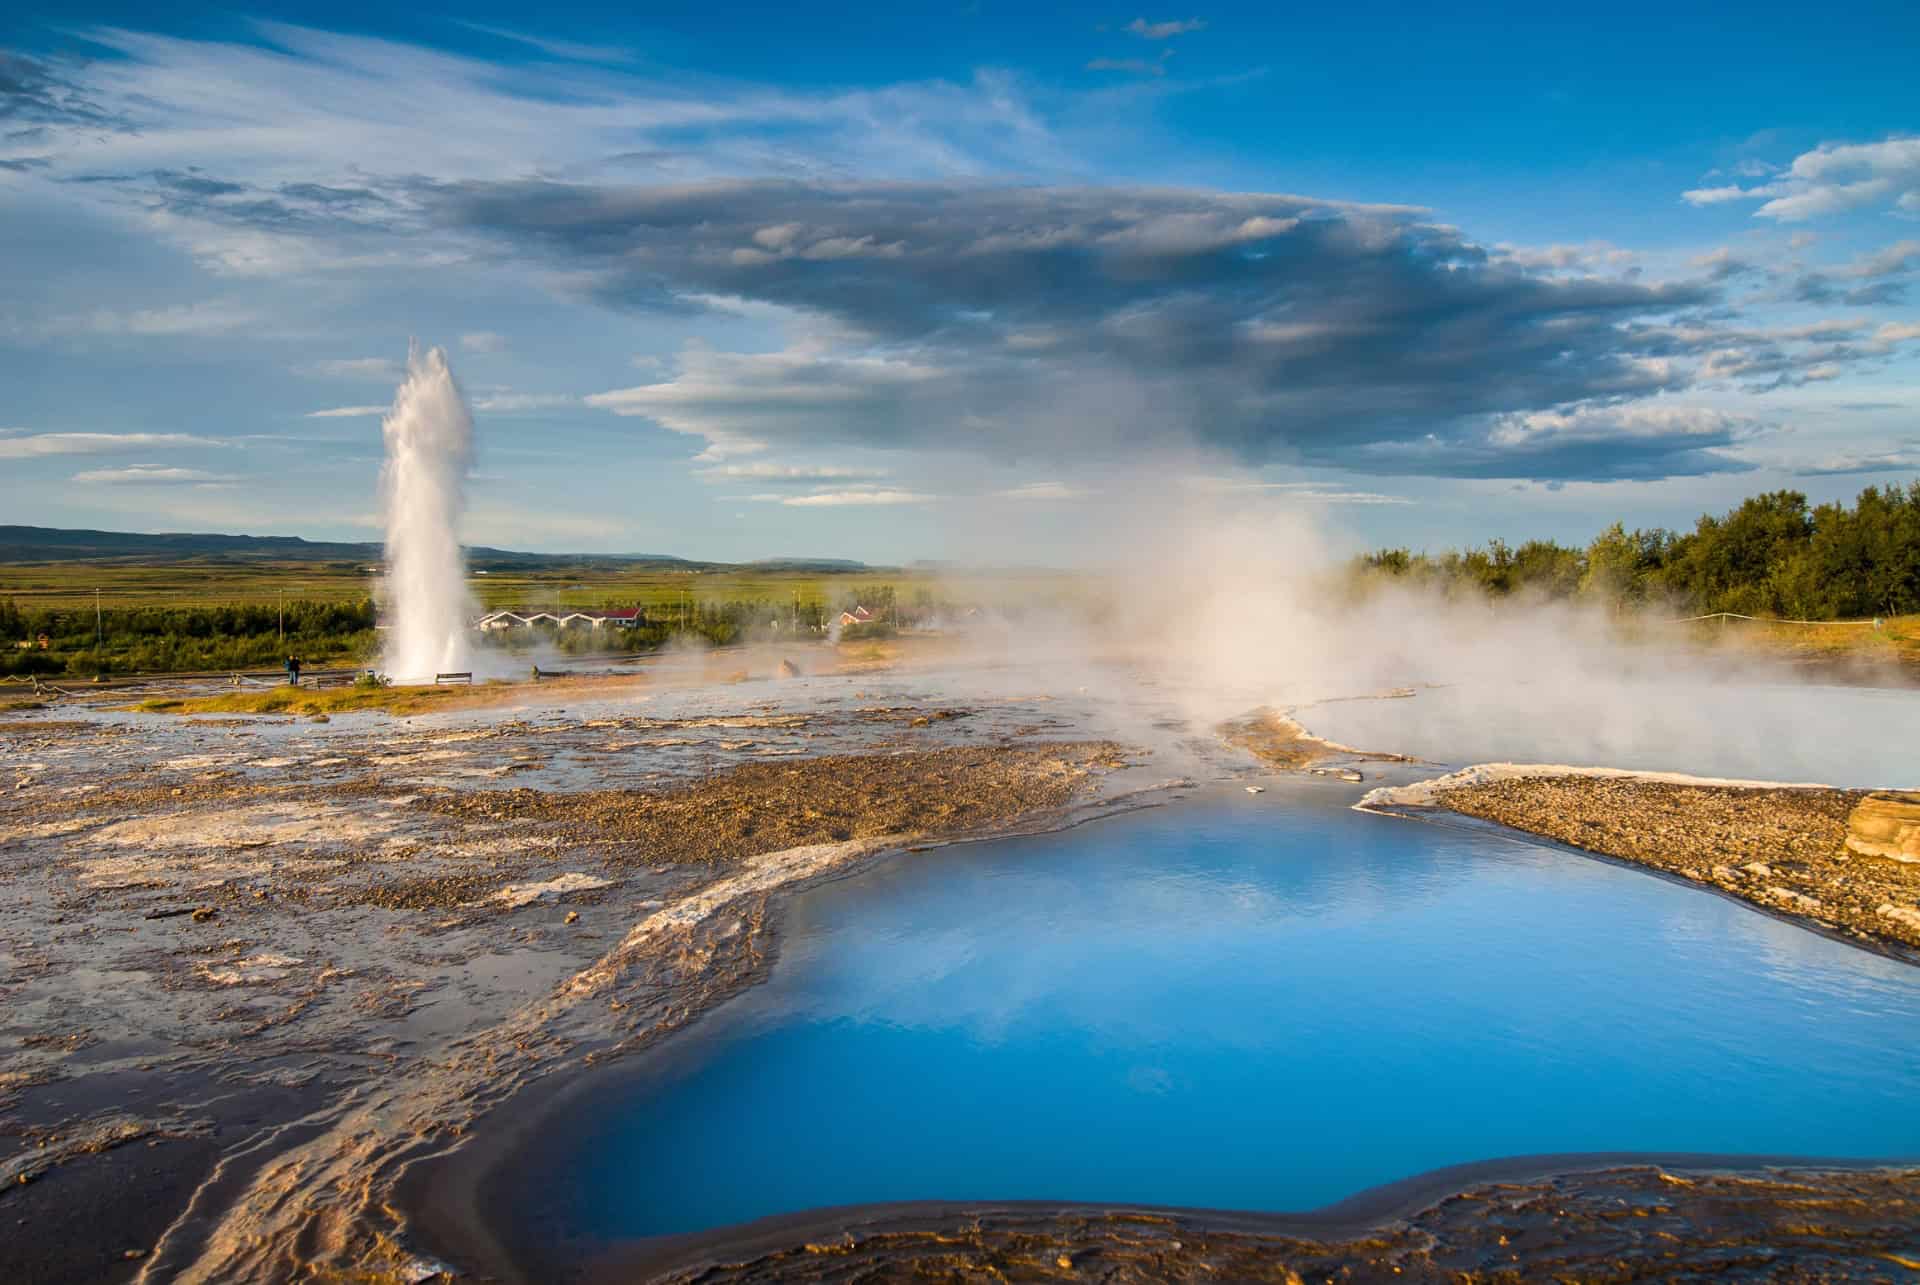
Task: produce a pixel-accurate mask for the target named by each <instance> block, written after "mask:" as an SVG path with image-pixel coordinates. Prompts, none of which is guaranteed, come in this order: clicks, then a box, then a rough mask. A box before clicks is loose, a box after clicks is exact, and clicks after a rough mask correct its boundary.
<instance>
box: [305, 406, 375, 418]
mask: <svg viewBox="0 0 1920 1285" xmlns="http://www.w3.org/2000/svg"><path fill="white" fill-rule="evenodd" d="M391 409H392V407H390V406H335V407H333V408H332V409H330V410H310V411H308V412H307V418H308V419H364V418H367V417H369V416H373V415H384V414H386V413H387V412H388V411H389V410H391Z"/></svg>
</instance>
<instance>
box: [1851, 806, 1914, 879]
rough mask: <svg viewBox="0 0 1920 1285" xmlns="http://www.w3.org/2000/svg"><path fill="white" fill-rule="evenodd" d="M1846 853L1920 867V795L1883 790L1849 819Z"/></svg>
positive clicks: (1857, 809)
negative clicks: (1908, 863)
mask: <svg viewBox="0 0 1920 1285" xmlns="http://www.w3.org/2000/svg"><path fill="white" fill-rule="evenodd" d="M1847 850H1848V851H1849V852H1854V853H1858V854H1859V855H1860V856H1863V857H1885V858H1887V859H1888V860H1890V861H1905V862H1910V863H1914V864H1920V791H1916V790H1881V791H1879V792H1877V793H1874V794H1869V795H1868V796H1867V797H1866V798H1864V799H1862V800H1860V802H1859V804H1858V805H1857V806H1855V808H1854V809H1853V813H1852V815H1850V816H1849V817H1848V818H1847Z"/></svg>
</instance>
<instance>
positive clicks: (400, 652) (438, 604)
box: [380, 343, 473, 681]
mask: <svg viewBox="0 0 1920 1285" xmlns="http://www.w3.org/2000/svg"><path fill="white" fill-rule="evenodd" d="M380 431H381V434H382V435H383V436H384V437H385V438H386V442H387V462H386V465H385V466H384V467H383V468H382V469H381V471H380V494H381V501H382V504H383V506H384V508H385V517H386V527H387V611H388V620H389V624H390V628H389V629H388V632H387V643H386V648H385V655H384V658H383V659H384V663H385V667H386V672H387V673H388V674H390V675H392V676H394V677H395V678H399V679H426V680H429V681H431V680H432V678H433V676H434V675H435V674H439V673H453V672H459V671H464V670H471V669H472V667H473V666H472V663H471V651H470V648H469V645H468V639H467V620H468V617H469V616H470V615H471V614H472V612H473V599H472V596H471V595H470V594H469V593H468V592H467V558H466V553H465V551H464V550H462V549H461V547H460V534H459V532H460V515H461V513H462V512H463V511H464V510H465V508H466V499H467V497H466V482H467V468H468V466H469V464H471V462H472V459H473V415H472V414H471V413H470V412H469V411H468V410H467V402H466V398H465V397H463V396H462V395H461V393H460V385H459V384H458V383H457V382H455V380H454V378H453V370H452V368H451V367H449V366H448V365H447V354H446V351H445V350H444V349H441V348H429V349H427V350H426V351H425V352H422V351H421V349H420V346H419V345H418V344H417V343H416V344H414V345H413V346H412V347H411V348H410V349H409V350H408V352H407V379H406V382H405V383H403V384H401V385H400V391H399V392H398V393H397V394H395V396H394V399H393V409H392V410H390V411H388V412H387V416H386V419H385V420H383V421H382V422H381V425H380Z"/></svg>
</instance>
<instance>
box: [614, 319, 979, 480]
mask: <svg viewBox="0 0 1920 1285" xmlns="http://www.w3.org/2000/svg"><path fill="white" fill-rule="evenodd" d="M945 376H946V372H944V371H941V370H939V369H937V368H935V367H932V366H928V365H924V364H922V363H919V362H915V361H911V360H908V359H906V358H898V357H884V356H864V355H838V354H834V353H829V352H825V351H823V350H822V349H820V348H819V347H818V346H817V345H812V344H808V345H802V346H800V347H796V348H789V349H783V350H781V351H779V352H770V353H729V352H718V351H715V350H713V349H709V348H703V347H692V348H688V349H687V350H686V351H685V352H683V353H682V354H681V356H680V371H679V373H678V374H677V375H675V376H674V377H673V378H672V379H668V380H664V381H662V382H660V383H655V384H642V385H640V386H638V387H635V388H619V389H614V390H613V391H611V392H605V393H595V394H593V395H591V396H589V397H587V398H586V399H585V400H586V403H587V405H589V406H597V407H600V408H601V409H603V410H610V411H612V412H613V413H614V414H616V415H644V416H646V417H648V418H650V419H652V420H653V421H654V422H655V423H657V424H659V425H660V426H661V427H663V428H667V429H671V430H672V431H674V432H676V433H685V434H687V435H689V436H692V437H702V438H705V439H706V440H707V442H708V444H709V453H708V456H707V458H710V459H716V460H717V459H719V458H721V457H724V456H727V455H738V454H746V453H750V452H754V451H758V450H761V449H764V447H765V442H764V441H763V440H762V439H761V437H760V433H762V432H763V431H766V430H767V429H769V428H776V427H777V428H779V429H781V430H782V431H785V432H788V433H791V434H793V435H795V436H809V435H811V436H814V437H816V438H827V437H830V436H832V435H833V434H834V433H843V432H848V431H853V432H855V433H856V434H857V431H858V429H859V427H860V426H861V424H862V423H875V424H884V425H888V426H891V425H892V424H894V423H897V422H898V421H899V419H900V418H901V417H903V416H905V415H907V414H908V413H910V410H911V405H912V402H913V399H914V397H915V395H916V394H917V393H919V392H920V391H922V390H924V389H927V388H929V387H931V386H932V385H934V384H936V383H938V382H940V381H941V380H942V379H943V378H945Z"/></svg>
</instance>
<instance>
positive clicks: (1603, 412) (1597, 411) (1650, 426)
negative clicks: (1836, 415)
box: [1487, 402, 1760, 449]
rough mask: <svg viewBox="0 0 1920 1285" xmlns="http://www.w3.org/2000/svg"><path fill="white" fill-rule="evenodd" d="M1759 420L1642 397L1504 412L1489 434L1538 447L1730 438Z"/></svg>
mask: <svg viewBox="0 0 1920 1285" xmlns="http://www.w3.org/2000/svg"><path fill="white" fill-rule="evenodd" d="M1759 427H1760V426H1759V425H1758V424H1756V423H1755V422H1754V421H1753V420H1751V419H1748V418H1746V417H1745V416H1741V415H1732V414H1729V413H1727V412H1726V411H1721V410H1714V409H1712V408H1710V407H1705V406H1666V405H1661V404H1657V403H1653V402H1640V403H1634V404H1630V405H1626V406H1598V405H1597V406H1577V407H1574V408H1572V409H1569V410H1556V411H1533V412H1530V413H1528V414H1523V415H1503V416H1501V417H1499V419H1498V420H1496V422H1495V424H1494V427H1493V429H1492V431H1491V432H1489V433H1488V434H1487V438H1488V440H1489V441H1490V442H1492V443H1493V444H1494V445H1495V446H1503V447H1516V448H1522V449H1538V448H1540V447H1543V446H1546V445H1549V444H1552V445H1556V446H1558V445H1567V444H1573V443H1588V442H1611V441H1620V440H1623V439H1626V440H1632V439H1636V438H1643V439H1659V440H1665V439H1674V438H1681V439H1684V438H1700V439H1704V440H1707V441H1712V442H1724V441H1727V440H1729V439H1731V438H1736V437H1743V436H1749V435H1751V434H1752V433H1754V432H1757V431H1758V430H1759Z"/></svg>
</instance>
